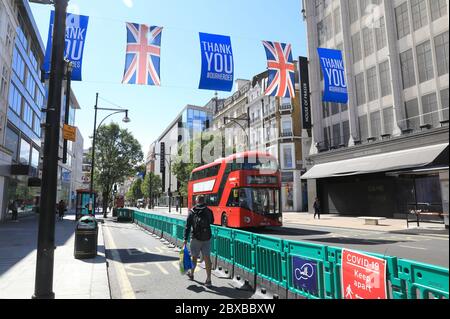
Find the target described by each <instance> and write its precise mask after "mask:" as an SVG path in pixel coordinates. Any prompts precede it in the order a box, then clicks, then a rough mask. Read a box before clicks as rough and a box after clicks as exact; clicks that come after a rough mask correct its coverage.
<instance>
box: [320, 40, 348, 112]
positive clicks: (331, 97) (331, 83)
mask: <svg viewBox="0 0 450 319" xmlns="http://www.w3.org/2000/svg"><path fill="white" fill-rule="evenodd" d="M317 51H318V52H319V59H320V65H321V66H322V72H323V78H324V81H325V90H324V94H323V98H322V101H323V102H335V103H342V104H345V103H347V102H348V93H347V82H346V80H345V68H344V62H343V60H342V52H341V51H339V50H331V49H323V48H318V49H317Z"/></svg>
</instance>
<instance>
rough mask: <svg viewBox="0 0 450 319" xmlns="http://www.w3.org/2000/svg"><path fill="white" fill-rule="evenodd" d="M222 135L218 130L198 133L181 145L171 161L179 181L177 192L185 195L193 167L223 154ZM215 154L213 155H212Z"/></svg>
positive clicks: (209, 161)
mask: <svg viewBox="0 0 450 319" xmlns="http://www.w3.org/2000/svg"><path fill="white" fill-rule="evenodd" d="M223 145H224V141H223V137H222V135H221V133H220V132H211V133H208V134H205V133H203V134H198V135H196V136H195V137H194V138H193V139H191V140H190V141H188V142H186V143H184V144H183V145H181V147H180V148H179V150H178V155H177V157H176V158H175V159H174V160H173V162H172V172H173V174H174V175H175V176H176V177H177V180H178V182H179V183H180V187H179V189H178V190H179V192H180V195H181V196H183V197H186V196H187V186H188V182H189V178H190V175H191V173H192V171H193V170H194V169H196V168H197V167H200V166H202V165H205V164H209V163H211V162H213V161H214V160H216V159H217V158H220V157H222V156H223V154H224V152H223V151H222V150H223ZM214 154H215V156H213V155H214Z"/></svg>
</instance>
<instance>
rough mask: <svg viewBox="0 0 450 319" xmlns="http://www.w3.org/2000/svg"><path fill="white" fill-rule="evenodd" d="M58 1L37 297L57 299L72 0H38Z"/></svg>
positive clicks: (48, 118) (51, 76) (41, 205)
mask: <svg viewBox="0 0 450 319" xmlns="http://www.w3.org/2000/svg"><path fill="white" fill-rule="evenodd" d="M34 2H38V3H43V4H51V3H54V5H55V23H54V28H53V45H52V60H51V61H52V63H51V69H50V80H49V90H48V102H47V108H46V109H43V110H42V111H43V112H46V120H45V122H46V123H45V138H44V150H43V154H44V156H43V162H42V186H41V203H40V207H39V209H40V210H39V211H40V214H39V230H38V243H37V258H36V278H35V288H34V295H33V296H32V298H33V299H54V298H55V293H54V292H53V266H54V253H55V204H56V193H57V180H58V161H59V154H58V153H59V137H60V128H61V97H62V96H61V95H62V86H63V79H64V49H65V45H64V44H65V34H66V32H65V30H66V10H67V4H68V0H58V1H54V2H51V1H43V0H39V1H36V0H35V1H34Z"/></svg>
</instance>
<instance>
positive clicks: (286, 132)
mask: <svg viewBox="0 0 450 319" xmlns="http://www.w3.org/2000/svg"><path fill="white" fill-rule="evenodd" d="M281 132H282V134H283V136H292V118H290V117H285V118H282V119H281Z"/></svg>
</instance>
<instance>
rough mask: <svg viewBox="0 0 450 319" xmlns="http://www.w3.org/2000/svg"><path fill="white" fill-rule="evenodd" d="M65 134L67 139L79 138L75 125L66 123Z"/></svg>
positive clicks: (73, 140)
mask: <svg viewBox="0 0 450 319" xmlns="http://www.w3.org/2000/svg"><path fill="white" fill-rule="evenodd" d="M63 136H64V139H65V140H68V141H72V142H75V141H76V139H77V128H76V127H75V126H70V125H67V124H64V128H63Z"/></svg>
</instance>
